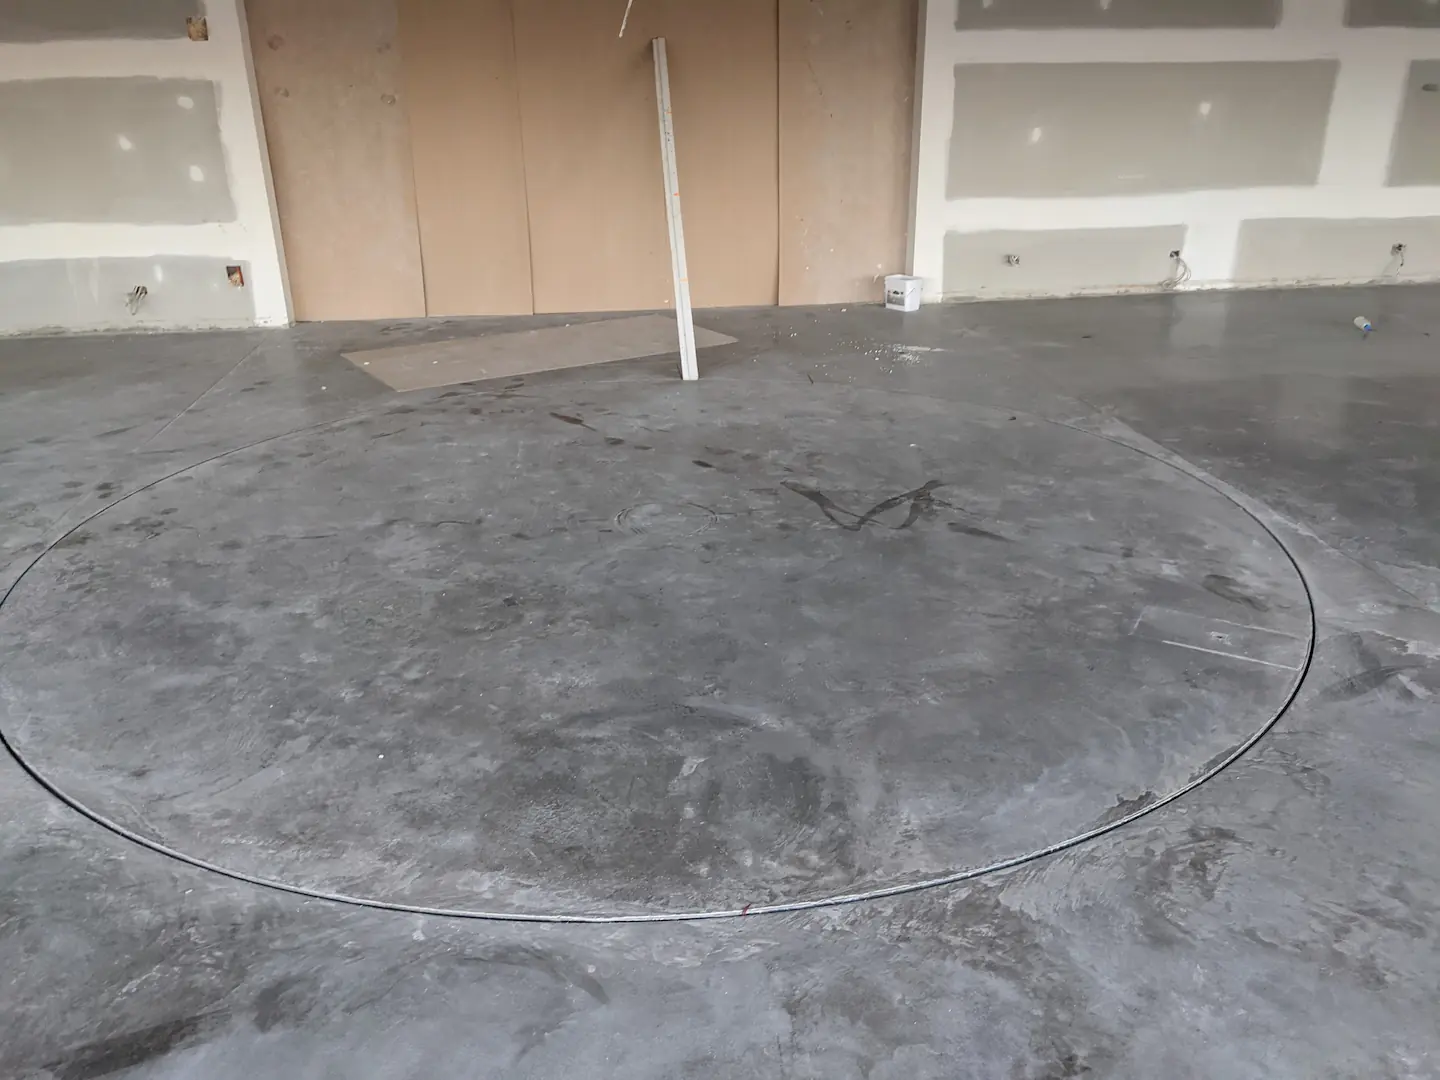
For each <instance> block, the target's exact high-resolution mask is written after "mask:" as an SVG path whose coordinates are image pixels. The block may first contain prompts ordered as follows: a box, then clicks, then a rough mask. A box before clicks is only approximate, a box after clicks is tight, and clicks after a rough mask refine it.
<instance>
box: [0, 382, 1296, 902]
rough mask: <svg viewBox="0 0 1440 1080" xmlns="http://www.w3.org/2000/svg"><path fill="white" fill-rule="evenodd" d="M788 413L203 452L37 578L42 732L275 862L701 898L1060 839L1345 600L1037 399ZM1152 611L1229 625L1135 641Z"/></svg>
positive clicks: (364, 433) (1215, 729)
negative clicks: (1333, 598)
mask: <svg viewBox="0 0 1440 1080" xmlns="http://www.w3.org/2000/svg"><path fill="white" fill-rule="evenodd" d="M748 396H749V394H748V390H747V389H746V388H745V387H743V386H741V385H739V384H736V383H720V384H717V386H716V387H715V388H713V389H711V390H710V392H709V393H708V394H707V395H706V401H705V402H704V404H703V405H701V404H699V403H696V402H695V401H694V400H693V395H690V394H688V393H687V392H686V391H684V390H683V389H680V388H678V387H675V386H673V385H670V386H667V385H665V384H659V385H657V386H656V387H654V389H651V390H649V391H648V392H647V391H645V390H642V388H641V387H639V386H637V385H636V384H633V383H620V384H618V385H614V386H609V385H604V384H597V383H591V384H590V385H588V386H586V387H585V388H584V392H583V395H580V397H578V398H577V397H576V396H574V395H561V394H560V393H559V392H557V390H551V391H549V392H544V393H540V394H538V395H537V394H533V393H524V392H523V391H522V390H518V389H517V390H514V391H507V392H502V393H501V394H499V395H494V396H493V397H492V396H483V395H482V396H479V397H477V396H475V395H463V394H457V395H456V396H453V397H449V398H444V397H442V398H439V399H437V400H435V401H433V402H431V403H429V404H427V405H423V406H414V407H412V406H398V407H396V408H393V409H384V410H381V411H379V412H378V413H376V414H374V415H370V416H365V417H362V418H357V419H356V420H355V421H351V422H345V423H342V424H340V425H338V426H332V427H325V428H322V429H321V430H318V431H310V432H306V433H303V434H300V435H296V436H293V437H289V438H284V439H280V440H277V441H270V442H266V443H264V444H261V445H260V446H256V447H253V448H252V449H250V450H246V451H241V452H238V453H235V454H230V455H226V456H225V457H222V458H220V459H218V460H215V461H213V462H211V463H209V464H207V465H204V466H201V467H199V468H197V469H194V470H189V471H185V472H182V473H180V474H178V475H174V476H171V477H169V478H167V479H166V480H164V481H162V482H160V483H159V484H157V485H155V486H154V487H152V488H149V489H147V490H145V491H142V492H139V493H137V494H135V495H134V496H132V497H129V498H127V499H125V500H124V501H123V502H122V503H120V504H119V505H117V506H115V507H114V508H113V509H111V510H107V511H105V512H104V513H103V514H102V515H100V516H98V517H96V518H95V519H94V520H93V521H92V522H90V523H87V524H85V525H83V526H82V527H81V528H79V529H78V530H76V531H74V532H72V533H71V534H69V535H68V536H67V537H66V538H65V539H64V540H63V541H62V542H61V545H60V546H59V547H58V548H57V549H56V550H55V552H54V553H52V555H50V556H48V557H47V559H46V561H45V562H44V563H43V564H41V565H39V566H37V567H36V568H35V569H34V570H33V571H32V572H31V573H30V574H29V575H28V576H27V578H26V580H25V581H24V583H23V584H22V586H21V587H20V588H19V589H17V590H16V592H15V593H14V594H13V595H12V596H11V597H10V599H9V600H8V601H7V602H6V605H5V609H4V613H3V614H4V618H3V619H0V648H3V649H4V651H5V652H6V653H7V654H8V656H9V661H8V663H7V680H8V685H9V688H10V689H9V693H8V694H7V700H6V702H5V704H4V706H3V707H0V729H4V730H9V731H12V732H13V736H12V737H13V739H14V740H15V745H16V746H17V748H18V749H19V750H20V752H21V753H22V754H24V755H25V757H26V760H28V761H29V762H30V763H31V764H32V765H33V766H34V767H36V768H37V769H39V770H41V771H42V772H43V773H44V774H45V775H46V776H47V777H49V778H50V779H51V780H52V781H53V782H55V783H56V784H58V785H59V786H60V787H62V788H63V789H64V790H66V791H67V792H69V793H70V794H72V795H74V796H75V797H76V798H78V799H80V800H82V801H84V802H85V803H86V804H87V805H89V806H91V807H92V808H93V809H95V810H96V811H97V812H98V813H101V814H103V815H104V816H106V817H107V818H110V819H113V820H115V821H117V822H119V823H121V824H123V825H125V826H126V827H128V828H130V829H134V830H136V831H138V832H142V833H144V834H146V835H148V836H151V837H152V838H154V839H156V840H158V841H159V842H161V843H164V844H165V845H167V846H169V847H172V848H176V849H179V850H183V851H185V852H187V853H188V854H191V855H194V856H196V857H199V858H201V859H203V860H205V861H207V862H211V863H218V864H222V865H227V866H228V867H229V868H231V869H234V870H237V871H239V872H243V873H245V874H248V875H253V876H258V877H264V878H268V879H275V880H280V881H285V882H289V883H293V884H297V885H302V886H304V887H307V888H310V889H315V890H319V891H323V892H332V893H333V892H338V893H347V894H352V895H357V896H361V897H365V898H370V899H376V900H381V901H385V902H389V903H403V904H409V905H416V906H423V907H430V908H437V907H440V908H457V909H471V908H474V909H483V910H504V911H520V912H524V911H531V910H534V911H540V912H546V913H557V912H558V913H591V912H599V913H610V912H612V911H615V910H619V911H625V912H629V911H644V912H650V911H654V912H662V913H674V912H677V911H681V912H683V911H707V910H714V909H727V908H740V907H743V906H746V905H763V904H775V903H787V902H795V901H810V900H816V899H822V898H824V897H826V896H829V895H835V894H840V893H849V892H855V891H862V890H873V889H879V888H887V887H890V886H893V885H898V884H902V883H905V882H909V881H915V880H921V879H925V878H933V877H939V876H943V875H946V874H949V873H953V872H954V871H956V870H961V869H965V868H967V867H972V866H983V865H986V864H989V863H992V862H996V861H999V860H1003V859H1006V858H1010V857H1013V856H1017V855H1023V854H1024V853H1026V852H1028V851H1031V850H1034V849H1037V848H1041V847H1044V846H1047V845H1050V844H1053V843H1056V842H1060V841H1064V840H1066V839H1068V838H1069V837H1071V836H1073V835H1075V834H1076V833H1080V832H1083V831H1085V830H1087V829H1090V828H1092V827H1094V826H1096V825H1099V824H1101V823H1102V822H1103V821H1105V820H1108V819H1109V818H1111V817H1113V816H1114V810H1115V808H1116V806H1117V805H1133V806H1135V807H1138V806H1139V805H1142V804H1143V803H1144V802H1146V801H1149V800H1153V799H1155V798H1158V797H1161V796H1164V795H1166V794H1168V793H1170V792H1171V791H1174V790H1176V789H1178V788H1180V787H1182V786H1183V785H1184V784H1185V783H1186V782H1187V781H1189V780H1190V779H1191V778H1192V777H1194V776H1195V775H1196V774H1197V773H1199V772H1200V771H1202V770H1203V769H1204V768H1205V766H1206V764H1207V762H1211V761H1212V760H1213V759H1216V758H1217V756H1223V755H1224V754H1225V753H1226V752H1227V751H1228V750H1230V749H1231V748H1233V747H1234V746H1235V745H1237V744H1239V743H1241V742H1243V741H1244V740H1245V739H1246V738H1247V737H1249V736H1250V735H1252V734H1253V733H1254V732H1255V731H1257V730H1258V729H1260V728H1261V727H1262V726H1264V725H1265V724H1266V723H1267V722H1268V721H1269V720H1270V719H1272V718H1273V716H1274V715H1275V714H1276V713H1277V712H1278V711H1279V710H1280V709H1281V708H1282V707H1283V705H1284V702H1285V701H1286V699H1287V697H1288V695H1289V694H1290V692H1291V690H1292V688H1293V686H1294V685H1295V683H1296V681H1297V677H1298V674H1299V672H1300V671H1301V669H1302V666H1303V663H1304V660H1305V657H1306V653H1307V647H1308V637H1309V607H1308V602H1307V600H1306V597H1305V594H1304V590H1303V587H1302V586H1301V583H1300V581H1299V579H1298V578H1297V576H1296V575H1295V572H1294V569H1293V567H1292V566H1291V564H1290V562H1289V560H1288V558H1287V557H1286V556H1285V554H1284V552H1283V551H1282V550H1281V549H1280V548H1279V546H1278V545H1275V544H1273V543H1270V542H1268V537H1267V536H1266V535H1265V533H1264V532H1263V530H1261V529H1260V528H1259V527H1258V526H1257V525H1256V524H1255V522H1254V521H1253V520H1251V519H1250V518H1248V517H1247V516H1246V515H1245V514H1244V513H1242V512H1240V511H1238V510H1237V509H1236V508H1235V507H1234V506H1233V505H1229V504H1227V502H1226V501H1225V500H1224V499H1223V498H1220V497H1218V496H1217V495H1216V494H1215V493H1214V492H1213V491H1211V490H1209V489H1207V488H1205V487H1204V486H1202V485H1199V484H1196V483H1194V482H1193V481H1191V480H1190V478H1188V477H1186V476H1184V475H1183V474H1179V473H1176V472H1174V470H1172V469H1170V468H1169V467H1168V466H1163V465H1159V464H1157V463H1156V462H1155V461H1154V460H1153V459H1152V458H1149V457H1146V456H1143V455H1140V454H1136V453H1134V452H1131V451H1126V450H1124V449H1123V448H1119V447H1117V446H1116V445H1115V444H1114V443H1112V442H1109V441H1106V440H1103V439H1097V438H1095V437H1093V436H1090V435H1086V434H1081V433H1077V432H1075V431H1073V430H1072V429H1070V428H1067V427H1063V426H1056V425H1053V424H1049V423H1046V422H1044V421H1040V420H1036V419H1033V418H1030V417H1021V416H1016V415H1015V414H1011V413H1007V412H1000V411H994V410H989V411H984V410H974V409H960V408H957V407H956V406H955V405H953V404H943V405H942V404H939V403H931V402H927V401H926V400H925V399H922V398H915V397H912V396H908V395H901V396H893V395H888V394H885V393H883V392H881V391H868V392H859V391H854V390H850V389H849V388H845V387H838V386H832V387H828V388H826V389H825V391H824V392H820V393H817V392H816V391H815V390H814V388H811V387H808V386H807V387H804V388H801V387H800V386H798V385H797V386H794V387H792V388H789V389H788V390H786V391H782V390H777V391H774V392H772V393H771V394H770V395H769V398H770V401H769V404H768V406H767V409H773V410H774V412H773V413H770V415H769V416H765V417H762V416H760V415H758V414H756V410H754V409H753V408H750V407H749V406H747V404H746V401H747V399H748ZM582 398H583V400H584V404H582V403H581V399H582ZM747 412H748V413H750V414H751V415H750V416H749V417H748V418H746V419H744V420H742V419H741V415H742V414H744V413H747ZM896 425H899V426H901V427H903V429H904V430H906V431H907V432H908V434H907V436H906V441H902V440H897V439H895V437H894V430H895V427H896ZM912 439H913V440H915V441H914V442H910V441H908V440H912ZM437 448H438V449H439V452H438V453H437V452H436V451H437ZM892 455H898V457H892ZM1060 462H1063V463H1064V465H1063V466H1059V465H1057V464H1056V463H1060ZM1040 463H1044V464H1040ZM1037 465H1038V467H1037ZM364 492H376V493H378V492H386V493H387V496H386V498H385V500H384V501H383V502H377V500H376V499H375V498H373V497H371V496H367V495H364V494H358V496H357V493H364ZM257 500H258V502H257ZM561 583H564V584H561ZM721 598H723V599H721ZM1152 607H1154V608H1159V609H1163V610H1174V609H1183V610H1184V611H1186V612H1187V613H1189V614H1190V615H1191V616H1192V617H1193V622H1192V624H1189V625H1186V626H1177V625H1167V628H1166V629H1164V631H1163V632H1160V633H1151V632H1148V629H1147V630H1146V631H1145V632H1137V631H1138V630H1140V628H1141V624H1142V620H1143V617H1144V616H1145V613H1146V612H1147V611H1149V610H1150V609H1151V608H1152ZM1211 619H1216V620H1221V621H1226V622H1229V621H1236V620H1239V621H1241V622H1243V623H1244V624H1246V625H1253V626H1258V627H1260V628H1261V629H1262V630H1269V631H1271V634H1270V635H1269V639H1268V640H1266V641H1265V642H1264V644H1263V645H1262V644H1261V643H1259V642H1256V643H1254V644H1252V645H1251V646H1250V647H1248V648H1247V647H1246V646H1244V645H1240V644H1231V645H1228V646H1227V647H1226V648H1223V649H1220V648H1216V647H1215V642H1216V641H1220V642H1221V643H1222V644H1224V640H1223V638H1222V637H1221V636H1220V635H1217V634H1216V632H1215V631H1214V629H1213V628H1208V629H1207V627H1209V623H1208V621H1207V620H1211ZM1151 621H1153V620H1151ZM1148 626H1149V624H1148V623H1146V627H1147V628H1148ZM1017 631H1018V632H1020V633H1021V635H1022V638H1021V640H1023V644H1022V643H1021V640H1017V637H1016V635H1017ZM140 672H143V673H144V674H143V676H142V675H140V674H139V673H140ZM1037 678H1043V679H1045V680H1046V681H1047V682H1048V684H1049V685H1050V686H1051V687H1052V688H1053V690H1054V691H1055V694H1054V697H1053V698H1052V699H1051V703H1050V704H1044V705H1040V704H1037V703H1035V702H1034V701H1033V699H1032V697H1031V694H1030V693H1029V689H1028V688H1029V687H1030V686H1032V685H1033V683H1034V681H1035V680H1036V679H1037ZM95 680H98V682H99V683H100V684H102V685H104V686H106V687H108V689H106V690H105V691H104V692H102V693H96V692H95V689H94V687H95ZM1181 686H1186V687H1188V688H1189V690H1190V691H1191V692H1190V693H1187V694H1180V693H1178V691H1177V689H1176V688H1177V687H1181ZM1101 687H1103V691H1102V690H1101V689H1100V688H1101ZM1097 695H1100V696H1098V697H1097ZM199 702H203V703H204V706H203V708H197V703H199ZM141 718H144V719H141ZM1021 718H1023V722H1024V725H1025V728H1026V732H1027V733H1026V735H1025V736H1024V738H1023V740H1022V742H1021V743H1020V745H1019V746H1017V747H1016V748H1014V749H1013V750H1010V749H1005V750H1002V749H999V747H998V746H990V744H992V743H994V741H995V739H996V738H997V737H999V738H1002V739H1003V737H1004V733H1005V732H1007V731H1010V730H1011V729H1012V725H1013V724H1015V723H1016V722H1017V721H1018V720H1020V719H1021ZM7 721H8V722H7ZM1157 721H1163V726H1162V727H1161V728H1160V729H1157V728H1156V727H1155V724H1156V722H1157ZM397 725H398V726H399V728H400V729H401V730H397ZM332 728H333V729H335V731H334V734H331V729H332ZM340 731H343V733H344V734H343V737H342V736H341V735H340V734H339V732H340ZM1161 731H1163V735H1162V734H1161ZM161 732H164V733H165V735H164V737H165V738H166V739H167V740H168V741H169V743H170V747H171V755H170V760H169V761H168V762H167V763H155V762H153V760H152V748H153V746H154V744H155V740H156V738H157V737H159V734H160V733H161ZM987 747H989V748H987ZM1137 800H1138V802H1137ZM302 823H303V824H302ZM359 823H364V825H363V829H360V830H359V831H357V827H358V824H359ZM297 827H303V828H304V829H305V830H306V833H307V835H308V836H309V837H310V841H311V842H310V843H307V844H305V845H303V846H296V845H295V844H294V843H293V840H292V839H291V837H292V835H293V831H294V829H296V828H297ZM435 834H438V835H439V836H442V837H443V840H441V841H440V842H438V843H433V844H432V843H431V841H430V840H429V839H427V837H429V836H432V835H435ZM401 853H403V855H402V854H401Z"/></svg>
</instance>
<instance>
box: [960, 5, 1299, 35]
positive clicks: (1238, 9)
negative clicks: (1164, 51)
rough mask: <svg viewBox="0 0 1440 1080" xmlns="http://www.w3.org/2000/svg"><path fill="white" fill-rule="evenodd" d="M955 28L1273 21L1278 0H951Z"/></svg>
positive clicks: (1217, 24)
mask: <svg viewBox="0 0 1440 1080" xmlns="http://www.w3.org/2000/svg"><path fill="white" fill-rule="evenodd" d="M957 2H958V5H959V7H958V11H957V13H956V17H955V27H956V29H957V30H1002V29H1006V30H1008V29H1018V30H1036V29H1044V30H1050V29H1059V28H1064V27H1086V28H1094V29H1097V30H1135V29H1146V28H1156V29H1163V28H1174V29H1187V28H1195V29H1202V28H1215V27H1226V26H1275V25H1277V24H1278V23H1279V21H1280V7H1281V0H1113V2H1110V3H1103V4H1102V3H1097V2H1096V0H957Z"/></svg>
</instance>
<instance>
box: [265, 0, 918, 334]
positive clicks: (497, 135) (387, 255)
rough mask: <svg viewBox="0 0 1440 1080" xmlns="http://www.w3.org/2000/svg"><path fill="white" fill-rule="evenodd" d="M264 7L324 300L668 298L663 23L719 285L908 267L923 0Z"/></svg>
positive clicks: (704, 269)
mask: <svg viewBox="0 0 1440 1080" xmlns="http://www.w3.org/2000/svg"><path fill="white" fill-rule="evenodd" d="M397 4H398V12H397ZM249 8H250V20H251V31H252V36H253V38H254V49H255V54H256V66H257V74H258V77H259V81H260V89H261V96H262V99H263V101H264V109H265V120H266V126H267V131H268V136H269V139H270V148H271V155H272V163H273V165H274V169H275V176H276V187H277V191H278V197H279V202H280V213H281V225H282V228H283V230H284V234H285V241H286V247H287V255H288V257H289V261H290V273H291V282H292V288H293V290H294V293H295V298H296V308H297V314H298V316H299V317H300V318H302V319H318V318H388V317H396V316H403V315H416V314H421V313H424V312H426V311H428V312H429V313H430V314H432V315H462V314H515V313H525V312H529V311H601V310H635V309H643V308H657V307H665V306H669V305H670V304H671V302H672V297H671V282H670V269H669V250H668V247H667V242H666V230H665V216H664V203H663V191H662V186H661V180H660V166H659V152H660V151H659V138H658V134H657V125H656V118H655V100H654V76H653V68H652V62H651V53H650V46H649V42H650V39H651V38H652V37H656V36H664V37H665V38H666V39H667V42H668V45H669V52H670V65H671V79H672V89H673V99H674V101H673V103H674V110H675V121H676V131H677V148H678V155H679V168H680V180H681V190H682V195H683V200H684V210H685V227H686V240H687V246H688V250H689V258H690V271H691V274H690V277H691V289H692V293H693V297H694V301H695V303H696V305H697V306H699V307H707V306H731V305H765V304H773V303H776V302H777V301H778V302H780V303H783V304H801V303H837V302H845V301H863V300H878V298H879V285H878V278H879V277H881V276H883V275H884V274H886V273H894V272H897V271H900V270H902V269H903V267H904V257H905V229H906V222H907V218H908V201H909V184H910V180H909V171H910V125H911V119H912V117H911V112H912V106H911V100H912V93H913V85H914V58H915V43H916V37H915V22H916V0H823V2H822V0H636V2H635V5H634V9H633V11H632V14H631V19H630V24H629V26H628V27H627V29H626V33H625V36H624V38H617V36H616V32H617V31H618V29H619V18H620V14H621V12H623V10H624V5H623V4H622V3H618V2H613V3H612V2H608V0H524V2H520V0H249Z"/></svg>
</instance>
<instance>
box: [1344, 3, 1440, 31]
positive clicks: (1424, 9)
mask: <svg viewBox="0 0 1440 1080" xmlns="http://www.w3.org/2000/svg"><path fill="white" fill-rule="evenodd" d="M1345 25H1346V26H1416V27H1432V26H1440V5H1437V4H1434V3H1431V2H1430V0H1349V2H1348V3H1347V4H1346V5H1345Z"/></svg>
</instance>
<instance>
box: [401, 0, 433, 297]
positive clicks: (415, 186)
mask: <svg viewBox="0 0 1440 1080" xmlns="http://www.w3.org/2000/svg"><path fill="white" fill-rule="evenodd" d="M403 3H405V0H396V5H395V49H396V51H397V52H398V53H399V56H397V57H396V64H397V66H398V68H399V71H400V82H401V84H402V85H403V86H404V87H405V147H406V150H407V151H408V153H407V155H406V160H407V161H408V162H409V163H410V193H411V198H410V209H411V210H413V211H414V213H415V249H416V251H417V252H418V253H419V255H420V306H421V308H423V309H424V311H425V314H426V316H427V317H428V316H429V315H430V282H429V279H428V278H427V277H426V274H425V230H424V229H422V228H420V186H419V183H418V181H417V178H416V173H415V135H414V132H413V130H412V129H411V127H410V79H409V77H408V76H407V75H406V74H405V72H406V67H405V51H404V50H405V43H404V41H403V40H402V38H403V35H402V33H401V31H400V26H401V22H400V5H401V4H403Z"/></svg>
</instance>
